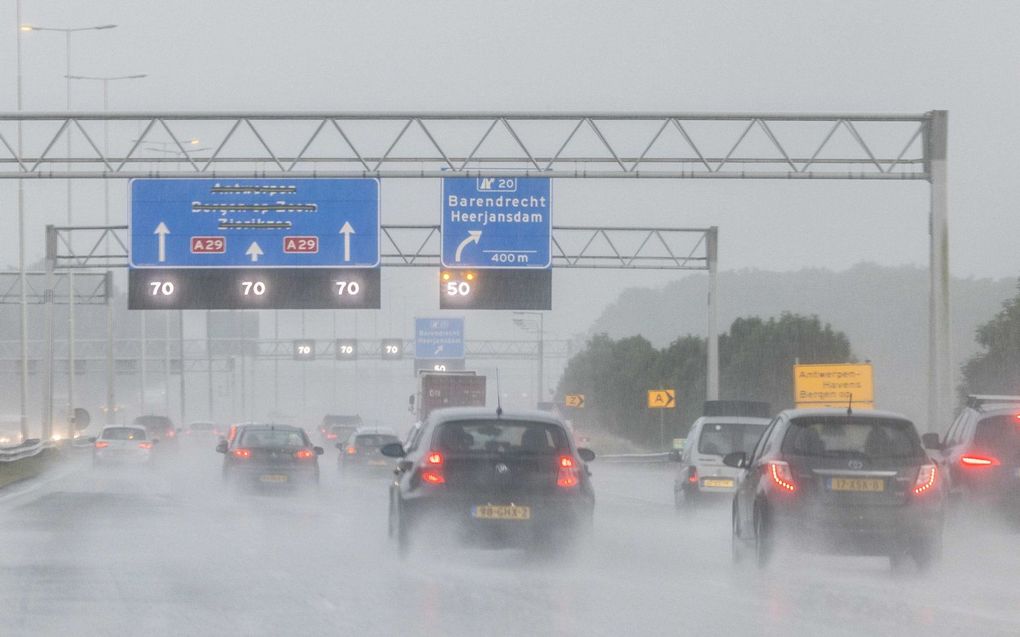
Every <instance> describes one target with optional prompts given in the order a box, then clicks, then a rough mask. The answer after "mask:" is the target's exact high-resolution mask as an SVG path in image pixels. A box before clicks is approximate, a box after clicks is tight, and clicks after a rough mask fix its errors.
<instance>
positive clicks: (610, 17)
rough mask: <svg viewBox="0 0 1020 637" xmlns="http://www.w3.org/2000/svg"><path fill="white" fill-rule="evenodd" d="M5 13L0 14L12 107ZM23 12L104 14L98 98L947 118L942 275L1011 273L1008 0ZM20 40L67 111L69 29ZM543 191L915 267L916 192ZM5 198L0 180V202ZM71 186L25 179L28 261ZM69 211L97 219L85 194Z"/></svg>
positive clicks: (765, 188) (726, 251)
mask: <svg viewBox="0 0 1020 637" xmlns="http://www.w3.org/2000/svg"><path fill="white" fill-rule="evenodd" d="M14 6H15V4H14V2H13V1H10V0H9V1H8V2H5V3H3V7H2V9H0V24H4V25H6V27H5V28H4V29H3V30H2V31H0V32H2V33H6V34H7V35H6V36H4V37H3V38H2V42H0V47H2V48H0V51H2V59H0V72H2V76H3V77H4V78H6V82H5V83H6V86H7V87H8V90H6V91H4V92H3V98H2V100H3V106H2V108H4V109H8V110H13V109H14V108H15V96H14V81H15V64H14V52H15V30H14V28H15V24H16V19H15V15H14ZM23 18H24V22H27V23H31V24H36V25H43V26H56V27H64V26H87V25H91V24H103V23H116V24H118V25H119V26H118V28H117V29H114V30H111V31H103V32H89V33H82V34H77V35H76V36H75V37H74V40H73V51H72V58H73V61H72V65H73V66H72V71H73V72H75V73H82V74H97V75H98V74H127V73H147V74H149V77H148V78H147V79H144V80H141V81H136V82H130V83H123V84H120V85H115V86H113V87H112V92H111V108H112V109H113V110H206V109H208V110H228V109H237V110H258V111H264V110H273V109H294V110H304V109H307V110H336V111H345V110H429V111H439V110H457V111H465V110H493V111H504V110H506V111H513V110H543V109H549V110H610V111H627V110H641V111H677V112H683V111H766V112H775V111H789V112H811V111H823V112H824V111H829V112H836V111H838V112H858V111H859V112H910V113H919V112H924V111H927V110H932V109H947V110H949V112H950V169H949V170H950V198H951V205H950V215H951V216H950V224H951V225H950V237H951V269H952V272H953V274H955V275H958V276H979V277H986V276H993V277H1004V276H1016V275H1017V273H1018V272H1020V250H1018V249H1017V247H1016V244H1017V240H1016V238H1017V237H1020V215H1018V214H1017V200H1018V195H1020V185H1018V183H1020V182H1018V180H1017V179H1015V177H1013V175H1014V174H1015V172H1016V166H1015V165H1014V164H1012V163H1011V161H1010V157H1012V156H1013V155H1014V152H1013V151H1014V148H1015V146H1016V144H1017V141H1018V137H1020V135H1018V134H1020V125H1018V123H1017V122H1018V118H1017V115H1016V111H1017V108H1018V107H1020V88H1018V83H1017V78H1018V75H1020V74H1018V71H1020V47H1018V45H1017V35H1018V31H1020V3H1017V2H969V3H967V2H934V1H931V0H927V1H918V2H909V1H897V2H888V1H876V2H853V1H839V2H826V1H819V0H806V1H793V0H785V1H773V2H728V3H720V2H687V1H677V0H671V1H668V2H650V1H635V0H630V1H627V2H607V1H602V2H565V1H557V2H549V1H543V2H527V1H523V0H522V1H516V2H477V1H476V2H462V1H453V0H445V1H422V2H390V1H385V0H375V1H373V2H339V1H337V2H326V1H311V0H303V1H302V0H294V1H289V2H280V1H274V2H269V1H259V0H254V1H253V0H246V1H244V2H241V1H234V0H216V1H209V0H205V1H199V0H175V1H173V2H169V1H166V2H152V1H144V0H131V1H126V0H125V1H111V0H90V1H89V2H72V1H66V0H45V1H44V0H23ZM23 47H24V48H23V59H24V62H23V64H24V77H25V84H24V87H25V88H24V96H25V109H26V110H30V111H31V110H47V111H52V110H63V106H64V81H63V74H64V44H63V38H62V37H61V36H59V35H58V34H55V33H45V32H33V33H28V34H25V35H24V39H23ZM71 99H72V108H74V109H77V110H99V109H100V108H101V106H102V97H101V90H100V87H99V86H98V85H97V84H80V85H76V86H74V87H73V93H72V98H71ZM95 188H96V186H95V185H91V186H90V185H82V186H81V188H80V190H79V192H81V193H82V195H81V196H82V197H83V198H88V197H92V196H93V195H94V193H95V192H97V191H96V190H95ZM115 188H120V189H121V190H119V191H118V192H119V193H120V192H123V190H122V188H123V185H122V184H116V185H115ZM556 188H557V190H556V192H557V205H556V209H555V216H556V219H557V221H558V222H560V223H563V222H575V221H581V220H587V221H594V222H598V223H612V222H614V221H621V220H625V219H626V220H628V221H629V222H632V223H635V224H637V225H678V226H692V225H719V226H720V228H721V242H722V262H721V266H722V267H723V268H724V269H735V268H746V267H760V268H765V269H774V270H785V269H797V268H801V267H830V268H835V269H843V268H846V267H849V266H850V265H852V264H854V263H856V262H859V261H862V260H868V261H875V262H878V263H881V264H889V265H896V264H917V265H925V264H926V263H927V250H928V248H927V224H926V221H927V219H926V215H927V208H928V194H927V192H928V189H927V186H926V184H923V183H916V184H903V183H893V184H886V183H857V182H855V183H834V182H824V183H799V182H798V183H785V182H784V183H775V182H771V183H760V182H752V183H748V182H744V183H736V182H732V181H727V182H726V183H715V182H713V183H707V182H703V181H701V182H699V181H685V182H680V183H677V182H673V183H662V182H656V183H647V182H642V183H640V184H635V183H627V184H622V183H619V182H612V183H606V182H601V183H600V182H591V181H585V182H582V183H567V182H558V183H557V185H556ZM12 191H13V188H12V187H11V184H6V185H5V186H4V188H3V191H2V193H0V204H2V205H3V207H4V209H5V210H7V211H8V212H10V211H11V205H12V204H13V201H14V200H13V195H12ZM383 191H384V209H383V218H384V220H386V219H389V220H393V221H398V220H405V219H407V220H412V219H413V220H417V221H420V222H424V221H426V220H435V219H437V218H438V210H439V197H438V186H437V185H436V184H433V183H429V182H425V183H409V182H403V183H393V182H386V183H384V185H383ZM62 196H63V189H62V187H58V186H57V184H55V183H49V184H42V185H35V184H32V185H30V186H29V210H30V215H31V217H32V224H33V225H32V226H30V228H29V237H30V239H32V238H33V237H39V241H34V240H33V241H32V243H33V246H32V248H31V252H30V257H32V258H38V256H41V250H42V241H41V237H42V226H43V225H44V224H45V223H47V222H48V221H49V222H53V221H59V220H62V219H63V216H62V212H61V206H62V201H63V200H62ZM115 198H116V199H117V201H118V202H124V201H125V198H124V197H123V195H121V194H118V195H117V196H116V197H115ZM84 200H86V201H87V200H88V199H84ZM119 205H120V207H119V209H118V210H117V211H115V216H116V215H120V216H121V217H123V215H124V210H125V209H126V205H124V204H123V203H120V204H119ZM83 207H84V206H83ZM77 214H78V215H81V216H83V217H85V218H86V219H85V221H97V222H98V221H101V214H100V213H99V209H98V207H96V208H95V209H94V210H83V211H82V212H80V213H77ZM4 217H5V218H7V215H6V214H5V215H4ZM118 220H119V219H115V221H118ZM15 249H16V243H15V240H14V237H13V233H6V234H5V236H3V237H2V238H0V255H2V258H0V262H2V263H6V264H13V263H15V262H16V253H15Z"/></svg>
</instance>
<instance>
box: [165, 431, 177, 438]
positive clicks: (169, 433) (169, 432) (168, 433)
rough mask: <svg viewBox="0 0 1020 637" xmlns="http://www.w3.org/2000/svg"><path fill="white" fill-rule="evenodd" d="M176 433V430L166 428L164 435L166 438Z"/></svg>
mask: <svg viewBox="0 0 1020 637" xmlns="http://www.w3.org/2000/svg"><path fill="white" fill-rule="evenodd" d="M176 435H177V432H176V431H174V430H173V429H167V430H166V437H167V438H173V437H174V436H176Z"/></svg>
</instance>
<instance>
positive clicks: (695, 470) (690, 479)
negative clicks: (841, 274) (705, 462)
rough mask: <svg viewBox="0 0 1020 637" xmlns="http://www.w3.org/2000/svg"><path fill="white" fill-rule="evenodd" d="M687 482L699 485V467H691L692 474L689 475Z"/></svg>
mask: <svg viewBox="0 0 1020 637" xmlns="http://www.w3.org/2000/svg"><path fill="white" fill-rule="evenodd" d="M687 481H688V482H690V483H691V484H697V483H698V468H697V467H691V469H690V472H689V473H688V474H687Z"/></svg>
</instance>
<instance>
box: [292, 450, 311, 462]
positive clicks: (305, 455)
mask: <svg viewBox="0 0 1020 637" xmlns="http://www.w3.org/2000/svg"><path fill="white" fill-rule="evenodd" d="M294 457H295V458H297V459H298V460H310V459H311V458H314V457H315V452H314V451H312V450H311V449H298V450H297V451H295V452H294Z"/></svg>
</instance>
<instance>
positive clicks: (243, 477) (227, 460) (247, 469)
mask: <svg viewBox="0 0 1020 637" xmlns="http://www.w3.org/2000/svg"><path fill="white" fill-rule="evenodd" d="M216 451H218V452H220V453H222V454H224V458H223V479H224V481H226V483H227V484H228V485H231V486H236V487H242V486H247V487H266V488H272V487H290V486H299V485H317V484H318V483H319V456H321V455H322V447H316V446H314V445H312V443H311V441H310V440H309V439H308V435H307V434H306V433H305V432H304V430H303V429H301V428H299V427H291V426H289V425H245V426H244V427H241V428H239V429H238V432H237V436H236V437H235V438H234V440H233V441H231V442H228V441H226V440H222V441H220V443H219V444H218V445H217V446H216Z"/></svg>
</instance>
